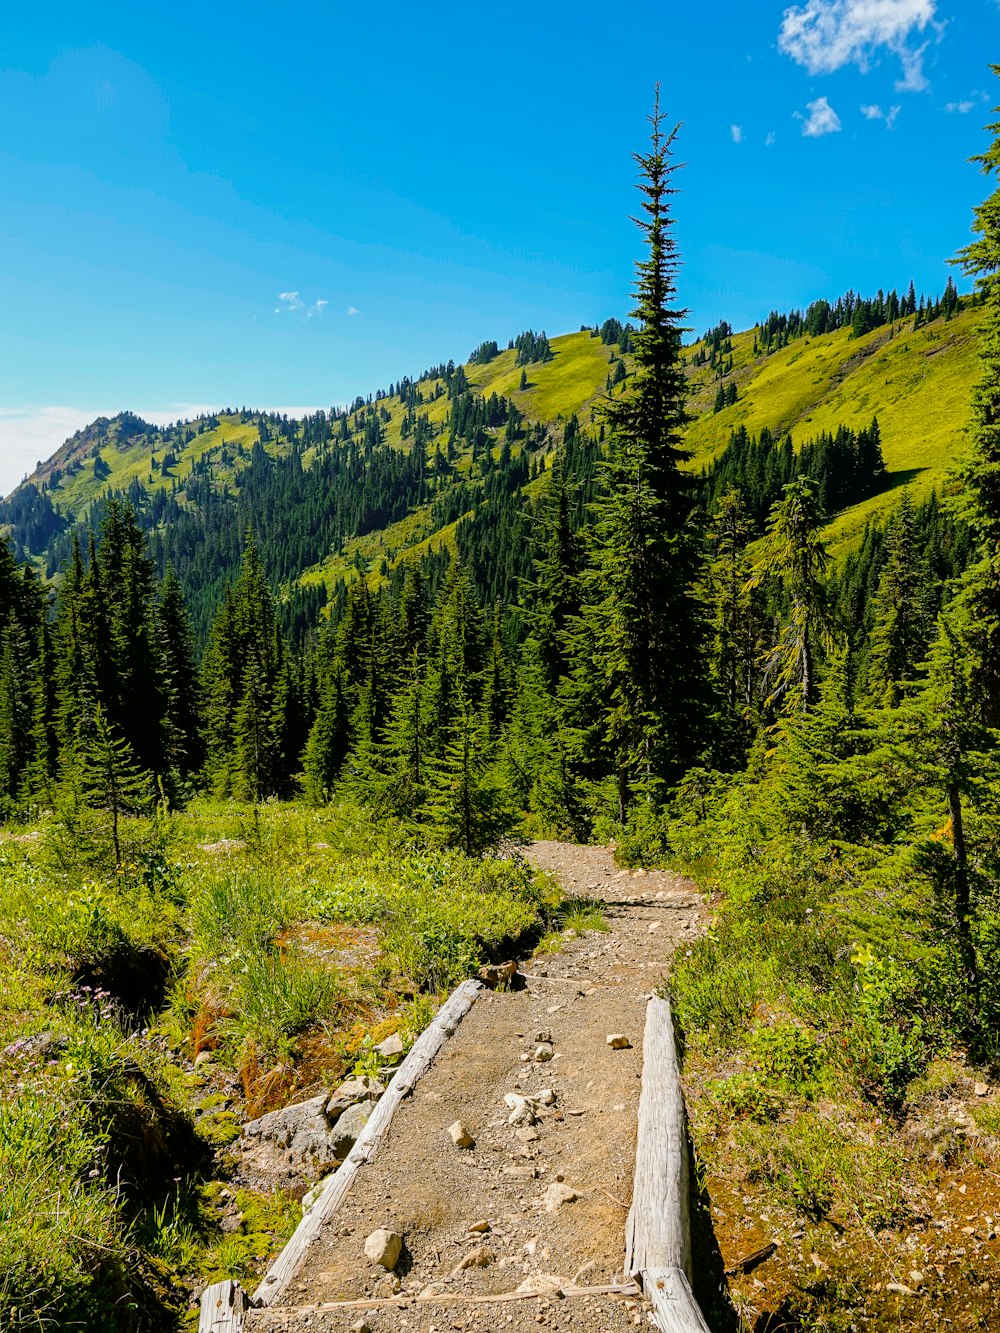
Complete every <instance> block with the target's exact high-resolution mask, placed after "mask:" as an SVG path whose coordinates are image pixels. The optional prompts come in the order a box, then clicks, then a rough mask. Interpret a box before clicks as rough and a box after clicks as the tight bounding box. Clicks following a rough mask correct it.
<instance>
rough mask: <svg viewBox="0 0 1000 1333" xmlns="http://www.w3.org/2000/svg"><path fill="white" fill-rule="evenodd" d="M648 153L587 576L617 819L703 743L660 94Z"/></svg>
mask: <svg viewBox="0 0 1000 1333" xmlns="http://www.w3.org/2000/svg"><path fill="white" fill-rule="evenodd" d="M650 123H651V125H652V134H651V139H650V147H649V150H648V151H647V152H645V153H636V154H634V158H635V161H636V164H637V165H638V168H639V175H640V180H639V186H638V188H639V190H640V193H641V194H642V196H643V198H642V213H643V216H640V217H639V218H636V219H634V220H635V222H636V225H637V226H638V227H639V229H640V231H641V232H642V236H643V240H644V242H645V246H646V257H645V258H644V259H642V260H640V261H639V262H637V264H636V282H635V302H636V303H635V306H634V308H633V311H632V313H633V315H634V316H635V318H636V319H637V320H638V325H639V326H638V329H637V330H636V332H635V333H634V334H633V348H634V351H633V357H634V363H633V364H634V369H633V373H632V374H631V375H630V376H629V379H628V381H627V384H626V388H625V392H624V393H623V394H622V396H621V397H619V398H616V399H614V400H609V401H608V402H607V404H606V405H605V409H604V412H605V420H606V424H607V427H608V433H609V441H610V447H609V458H608V462H607V466H606V476H605V487H606V493H605V497H604V498H603V499H602V500H601V501H600V502H599V505H598V507H597V525H596V549H595V551H594V559H593V565H592V569H591V571H590V574H589V579H588V583H589V588H590V593H591V597H592V599H593V600H592V604H591V606H590V608H589V618H590V619H591V621H592V625H593V649H594V660H593V670H594V672H595V673H596V674H597V676H598V677H599V680H600V685H601V691H602V694H603V696H604V699H605V701H606V703H605V709H604V734H605V740H606V744H607V746H608V748H609V750H610V755H611V765H612V768H613V771H614V774H615V776H616V778H617V787H618V806H619V815H620V817H622V818H624V817H625V815H626V813H627V809H628V806H629V805H630V803H631V801H632V799H633V798H634V796H635V795H637V794H638V793H640V792H641V793H643V794H645V795H646V796H647V798H653V799H655V798H656V797H657V795H658V794H659V793H660V792H661V791H662V790H663V788H664V787H665V785H666V784H669V783H671V782H674V781H676V780H677V779H678V778H679V777H680V776H681V775H682V774H683V772H684V771H685V769H687V768H688V767H689V766H690V765H692V764H693V763H694V762H695V761H696V760H697V758H698V756H699V752H700V750H701V748H702V746H703V745H704V743H705V740H706V736H707V721H708V713H709V708H708V699H709V690H708V685H707V672H706V666H705V651H704V641H705V617H704V612H703V608H702V607H701V605H700V603H699V601H698V598H697V594H696V585H697V579H698V574H699V570H700V562H701V552H700V542H699V539H698V534H697V532H696V530H695V528H694V527H693V525H692V524H691V522H690V521H689V520H690V516H691V511H692V508H693V488H692V480H691V478H690V477H688V476H687V475H686V474H684V473H683V472H681V470H680V464H681V463H682V462H683V461H684V460H685V459H686V458H687V457H688V453H687V451H686V450H685V449H684V447H683V443H682V433H683V430H684V426H685V424H686V422H687V420H688V415H687V411H686V407H685V403H686V396H687V394H686V380H685V375H684V356H683V352H682V346H681V337H682V332H683V317H684V311H683V310H681V309H680V308H678V306H677V296H676V280H677V272H678V268H679V262H680V261H679V258H678V254H677V248H676V244H675V241H674V238H673V235H672V227H673V220H672V218H671V216H670V200H671V198H672V196H673V195H674V194H675V193H676V188H675V186H674V185H673V178H674V173H675V172H676V171H677V164H676V163H675V162H674V161H673V150H674V145H675V143H676V139H677V133H678V129H677V128H674V129H673V130H671V131H670V132H669V133H665V132H664V129H663V116H662V114H661V111H660V101H659V87H657V91H656V102H655V105H654V109H653V114H652V116H651V117H650Z"/></svg>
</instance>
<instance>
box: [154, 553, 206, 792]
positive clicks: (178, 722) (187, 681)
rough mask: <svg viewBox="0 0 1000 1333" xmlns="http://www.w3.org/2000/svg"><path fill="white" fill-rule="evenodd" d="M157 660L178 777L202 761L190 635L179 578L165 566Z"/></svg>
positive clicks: (196, 768) (198, 690) (198, 692)
mask: <svg viewBox="0 0 1000 1333" xmlns="http://www.w3.org/2000/svg"><path fill="white" fill-rule="evenodd" d="M156 623H157V629H158V633H159V644H160V659H161V662H162V664H163V679H164V684H165V687H166V691H167V707H166V724H167V736H168V752H169V754H170V757H171V759H172V761H173V764H174V766H175V767H176V768H177V771H178V772H179V773H180V775H181V777H182V778H190V777H192V776H193V775H194V774H195V773H198V772H199V771H200V769H201V767H202V764H203V763H204V760H205V744H204V739H203V737H202V717H201V685H200V681H199V679H198V668H197V664H196V662H195V651H194V636H193V635H192V633H191V622H190V620H189V619H188V613H187V607H186V606H185V604H184V594H183V592H182V590H181V585H180V580H179V579H178V578H177V576H176V574H175V573H174V571H173V569H172V568H170V567H169V566H168V568H167V572H166V575H165V577H164V579H163V582H162V584H161V585H160V591H159V598H158V600H157V604H156Z"/></svg>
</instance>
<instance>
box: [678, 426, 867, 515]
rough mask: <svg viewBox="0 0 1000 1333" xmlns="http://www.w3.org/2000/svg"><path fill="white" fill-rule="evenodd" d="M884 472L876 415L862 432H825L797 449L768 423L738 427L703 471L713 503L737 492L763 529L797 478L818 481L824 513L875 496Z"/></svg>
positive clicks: (787, 438) (709, 499) (844, 507)
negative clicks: (756, 429)
mask: <svg viewBox="0 0 1000 1333" xmlns="http://www.w3.org/2000/svg"><path fill="white" fill-rule="evenodd" d="M885 475H886V470H885V460H884V458H883V457H882V443H881V434H880V431H879V426H878V420H877V419H873V420H872V423H871V425H870V426H868V427H866V428H865V429H864V430H860V431H853V430H851V429H849V428H848V427H847V426H839V427H838V428H837V430H836V431H833V432H830V431H824V432H823V433H822V434H820V435H818V436H817V437H816V438H815V439H812V440H807V441H805V442H804V443H803V444H802V445H801V446H800V447H799V448H798V449H796V448H795V445H794V443H793V441H792V437H791V435H786V436H785V437H784V438H783V439H782V440H780V441H778V440H776V439H775V438H774V436H773V435H772V434H771V432H770V431H769V430H768V429H767V427H766V426H765V427H764V429H763V430H762V431H761V432H760V435H757V436H755V435H751V434H750V433H749V431H748V430H747V429H746V427H745V426H740V427H739V428H738V429H737V430H735V431H733V432H732V434H731V436H730V438H729V443H728V444H727V445H726V447H725V449H724V450H723V451H722V453H721V454H720V455H719V457H718V458H717V459H716V460H715V462H714V463H713V464H712V466H711V468H709V470H708V472H707V473H706V474H705V478H704V486H705V495H706V499H707V502H708V505H709V507H710V508H714V507H715V505H716V504H717V503H718V500H719V497H720V496H721V495H723V494H724V493H725V492H726V491H729V490H736V491H738V492H739V494H740V495H741V497H742V499H743V503H744V505H745V506H746V508H747V511H748V513H749V515H750V517H751V519H752V521H753V524H754V527H755V529H756V530H757V531H758V532H763V530H764V524H765V521H766V519H767V516H768V514H769V513H770V511H771V508H772V506H773V505H774V504H776V503H777V502H778V501H779V500H780V499H781V496H782V492H783V490H784V488H785V486H787V485H788V483H789V482H791V481H794V480H795V479H796V477H800V476H806V477H810V478H811V479H812V480H813V481H815V483H816V494H817V498H818V501H819V505H820V508H821V510H822V512H823V513H824V514H834V513H836V512H837V510H839V509H846V508H847V507H848V506H849V505H854V504H858V503H859V501H861V500H865V499H867V498H868V496H870V495H874V494H875V493H876V492H877V491H878V490H879V489H880V487H881V486H882V485H883V483H884V479H885Z"/></svg>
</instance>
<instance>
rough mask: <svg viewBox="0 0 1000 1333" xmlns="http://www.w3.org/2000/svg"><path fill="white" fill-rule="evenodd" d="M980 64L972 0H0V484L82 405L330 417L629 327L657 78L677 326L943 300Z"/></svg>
mask: <svg viewBox="0 0 1000 1333" xmlns="http://www.w3.org/2000/svg"><path fill="white" fill-rule="evenodd" d="M990 60H993V61H1000V4H998V0H801V2H800V3H798V4H795V5H791V6H789V5H787V4H786V3H782V0H777V3H772V0H753V2H752V3H741V4H735V3H728V2H724V3H721V4H720V3H716V4H713V5H707V4H696V5H690V4H689V5H677V4H673V3H666V4H665V3H659V4H652V3H647V2H646V0H638V3H634V4H632V5H630V6H628V7H625V6H616V5H609V4H606V3H605V4H595V3H591V2H590V0H585V2H584V3H578V4H575V5H572V6H570V5H567V4H565V3H563V4H551V3H548V4H547V3H544V0H542V2H541V3H537V4H535V5H532V6H520V7H518V6H515V7H509V6H508V7H503V6H501V7H498V6H481V5H471V4H464V5H457V4H454V3H451V0H440V3H438V4H437V5H434V6H432V7H427V6H421V7H417V6H410V5H407V6H403V5H399V4H395V3H383V4H382V5H379V6H375V5H361V4H358V3H356V2H355V3H351V4H344V3H341V2H340V0H328V3H326V4H324V5H314V4H302V3H300V4H298V5H290V6H279V5H277V4H267V5H264V4H254V3H252V0H251V2H250V3H247V4H243V5H240V6H236V5H233V4H231V3H229V2H228V0H220V2H218V3H215V4H205V3H201V4H199V5H193V4H190V3H188V0H178V3H176V4H174V5H172V6H170V7H168V8H163V7H159V8H157V7H155V6H154V7H149V6H136V5H134V4H129V5H128V6H124V5H118V4H115V3H105V4H102V5H99V6H90V5H80V4H79V3H74V4H72V5H68V4H67V5H63V4H47V3H45V0H41V2H40V3H39V4H38V5H36V6H35V7H29V6H26V5H19V6H14V5H9V6H5V7H4V13H3V14H2V16H0V491H6V490H8V489H10V487H11V486H12V485H13V484H15V483H16V482H17V481H18V480H19V479H20V477H21V476H22V475H23V473H24V472H25V470H26V469H30V468H31V467H32V466H33V465H34V462H35V460H36V458H39V457H44V456H47V455H48V454H49V453H51V452H52V450H53V449H55V448H56V447H57V446H58V445H59V444H60V443H61V441H62V440H63V438H65V436H66V435H67V434H68V433H70V431H72V430H73V429H75V428H76V427H77V426H78V425H80V424H82V423H83V422H84V421H86V420H89V419H90V418H91V417H93V416H94V415H96V414H98V413H101V412H105V413H111V412H115V411H118V410H121V409H122V408H126V407H127V408H130V409H131V410H133V411H137V412H140V413H143V414H145V415H147V416H150V417H153V418H155V419H161V420H170V419H174V418H176V417H178V416H180V415H189V414H192V413H194V412H196V411H198V410H200V409H202V408H206V407H219V406H225V405H230V404H233V405H241V404H244V403H245V404H247V405H255V406H277V407H286V408H293V407H294V408H301V407H307V406H309V407H316V406H329V405H331V404H335V403H341V402H344V401H345V400H347V399H350V398H352V397H353V396H354V395H355V394H356V393H360V392H365V393H367V392H368V391H373V390H374V389H375V388H376V387H378V386H380V385H384V384H387V383H388V382H389V381H390V380H395V379H397V378H398V377H399V376H400V375H401V374H414V373H419V372H420V371H421V370H423V369H424V368H425V367H426V366H427V365H430V364H432V363H434V362H437V361H441V360H446V359H447V358H448V357H454V358H455V359H456V360H458V359H464V358H465V357H466V356H467V355H468V353H469V351H470V350H471V349H472V348H473V347H474V346H475V345H476V344H477V343H479V342H480V341H481V340H482V339H484V338H488V337H495V338H497V339H499V340H501V341H503V340H506V339H507V338H508V337H510V336H512V335H514V334H517V333H518V332H520V331H521V330H522V329H525V328H535V329H542V328H544V329H546V330H547V332H548V333H549V334H555V333H561V332H566V331H568V330H571V329H575V328H578V327H579V326H580V324H581V323H583V322H592V321H593V320H595V319H603V318H605V317H606V316H607V315H609V314H613V313H617V314H624V313H626V312H627V308H628V298H627V292H628V285H629V282H630V278H631V265H632V262H633V260H634V259H635V257H636V254H637V234H636V232H635V230H634V228H633V227H632V226H631V224H630V223H629V221H628V217H629V214H630V212H633V211H634V210H635V202H636V201H635V195H634V190H633V183H634V168H633V165H632V162H631V159H630V152H631V150H632V149H634V148H637V147H641V146H642V144H643V141H644V136H645V133H646V129H647V127H646V124H645V121H644V117H645V115H646V113H647V111H648V109H649V105H650V102H651V96H652V86H653V83H654V81H655V80H656V79H660V80H661V82H662V99H663V103H664V105H665V107H666V109H667V112H668V114H669V115H670V116H671V117H672V118H674V119H677V120H681V121H683V122H684V126H683V130H682V133H681V140H680V154H679V155H680V157H681V158H682V160H683V161H684V162H685V163H686V167H685V170H684V172H683V174H682V179H681V188H682V191H683V193H682V194H681V195H680V197H679V198H678V200H677V203H676V216H677V235H678V241H679V244H680V247H681V250H682V253H683V257H684V265H685V266H684V270H683V274H682V279H681V296H682V299H683V302H684V304H685V305H686V306H687V307H688V308H689V310H690V322H691V324H692V325H693V326H694V327H696V328H698V329H702V328H705V327H707V326H708V325H710V324H712V323H715V322H716V321H717V320H718V319H720V318H727V319H730V320H732V322H733V323H734V324H736V325H737V327H745V326H747V325H749V324H752V323H753V321H754V320H755V319H756V318H758V317H760V316H762V315H766V313H767V312H768V310H770V309H771V308H772V307H777V308H779V309H786V308H789V307H791V306H796V305H804V304H805V303H807V302H808V301H809V300H811V299H814V298H815V297H818V296H830V297H833V296H836V295H838V294H840V293H841V292H842V291H844V290H846V289H847V288H848V287H854V288H855V289H857V290H860V291H863V292H865V293H869V292H874V291H875V290H876V289H877V288H878V287H880V286H884V287H888V286H892V285H898V286H900V287H904V286H905V285H906V284H907V283H908V282H909V280H910V278H911V277H912V278H913V279H914V280H915V282H916V284H917V287H918V289H922V290H924V291H927V292H931V291H934V292H937V291H940V290H941V289H942V288H943V286H944V283H945V281H946V279H947V274H948V269H947V264H946V261H947V259H948V257H949V256H950V255H951V254H953V253H954V251H955V249H956V248H957V247H958V246H959V245H961V244H963V243H964V242H965V240H966V239H967V237H968V234H969V222H970V217H971V212H970V210H971V208H972V206H973V205H974V204H975V203H976V202H978V201H979V200H980V199H981V198H982V197H983V196H984V193H985V190H986V188H987V185H986V182H985V180H984V179H983V177H982V176H981V175H980V174H979V173H978V171H977V169H976V168H975V167H973V166H971V165H969V163H968V161H967V159H968V157H969V156H970V155H971V154H972V153H973V152H976V151H978V150H980V149H981V148H982V147H983V146H984V145H985V143H986V137H985V135H984V133H983V131H982V128H981V127H982V125H983V123H984V122H985V121H986V119H987V118H988V115H989V111H990V107H991V106H993V105H995V104H996V103H997V102H998V101H1000V84H998V83H997V80H996V79H995V78H994V76H993V75H992V74H991V73H990V71H989V69H988V65H987V62H988V61H990Z"/></svg>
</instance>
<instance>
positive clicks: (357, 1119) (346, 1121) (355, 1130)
mask: <svg viewBox="0 0 1000 1333" xmlns="http://www.w3.org/2000/svg"><path fill="white" fill-rule="evenodd" d="M377 1105H378V1103H377V1102H375V1101H374V1100H372V1101H366V1102H357V1103H355V1105H354V1106H349V1107H348V1108H347V1110H346V1111H343V1112H342V1113H341V1114H340V1116H338V1118H337V1123H336V1125H334V1127H333V1136H332V1138H333V1151H334V1155H335V1156H337V1157H339V1158H340V1160H341V1161H343V1160H344V1158H345V1157H346V1156H347V1154H348V1153H349V1152H350V1151H351V1149H352V1148H353V1147H354V1145H355V1143H356V1142H357V1140H358V1135H359V1134H360V1133H361V1131H362V1130H363V1129H364V1127H365V1125H366V1124H367V1123H368V1121H369V1119H370V1117H371V1113H372V1112H373V1111H374V1110H375V1107H376V1106H377Z"/></svg>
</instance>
